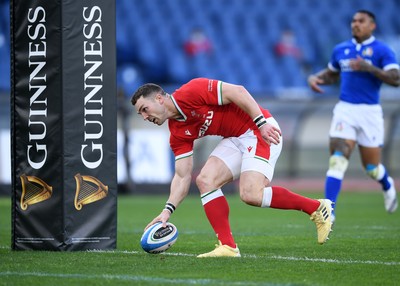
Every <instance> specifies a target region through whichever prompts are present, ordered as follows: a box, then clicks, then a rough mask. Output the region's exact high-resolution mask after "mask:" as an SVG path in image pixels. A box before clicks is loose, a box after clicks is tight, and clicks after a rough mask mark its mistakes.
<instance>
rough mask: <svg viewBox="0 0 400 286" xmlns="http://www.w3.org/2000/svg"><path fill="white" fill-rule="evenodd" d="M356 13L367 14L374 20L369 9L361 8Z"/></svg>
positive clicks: (373, 15)
mask: <svg viewBox="0 0 400 286" xmlns="http://www.w3.org/2000/svg"><path fill="white" fill-rule="evenodd" d="M357 13H362V14H367V15H368V16H369V17H370V18H371V20H372V21H374V22H375V14H374V13H372V12H371V11H368V10H364V9H361V10H358V11H357Z"/></svg>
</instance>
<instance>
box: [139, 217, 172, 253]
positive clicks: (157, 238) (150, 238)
mask: <svg viewBox="0 0 400 286" xmlns="http://www.w3.org/2000/svg"><path fill="white" fill-rule="evenodd" d="M177 239H178V229H177V228H176V226H175V225H173V224H172V223H170V222H167V226H166V227H163V226H162V222H157V223H155V224H153V225H152V226H150V227H149V228H148V229H146V231H145V232H144V233H143V235H142V238H141V239H140V245H141V246H142V248H143V250H144V251H146V252H148V253H153V254H157V253H161V252H164V251H166V250H167V249H169V248H170V247H171V246H172V245H173V244H174V243H175V242H176V240H177Z"/></svg>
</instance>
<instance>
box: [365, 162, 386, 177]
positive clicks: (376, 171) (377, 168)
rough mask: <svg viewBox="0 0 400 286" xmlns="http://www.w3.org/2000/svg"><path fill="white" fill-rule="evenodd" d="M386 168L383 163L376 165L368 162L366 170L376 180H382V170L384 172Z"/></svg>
mask: <svg viewBox="0 0 400 286" xmlns="http://www.w3.org/2000/svg"><path fill="white" fill-rule="evenodd" d="M381 169H384V167H383V165H382V164H379V165H374V164H368V165H367V166H365V171H366V172H367V175H368V176H370V177H371V178H372V179H374V180H380V179H381V177H382V176H381V173H382V171H383V172H384V170H381Z"/></svg>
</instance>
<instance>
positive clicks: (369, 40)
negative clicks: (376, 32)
mask: <svg viewBox="0 0 400 286" xmlns="http://www.w3.org/2000/svg"><path fill="white" fill-rule="evenodd" d="M351 41H352V42H353V44H354V45H356V50H357V51H359V50H360V49H361V47H362V46H365V45H369V44H371V43H372V42H373V41H375V37H374V36H371V37H369V38H368V39H366V40H365V41H363V42H362V43H358V42H357V41H356V39H354V38H353V39H351Z"/></svg>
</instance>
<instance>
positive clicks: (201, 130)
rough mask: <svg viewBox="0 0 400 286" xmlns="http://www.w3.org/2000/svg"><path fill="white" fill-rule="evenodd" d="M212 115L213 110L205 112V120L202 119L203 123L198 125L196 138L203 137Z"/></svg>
mask: <svg viewBox="0 0 400 286" xmlns="http://www.w3.org/2000/svg"><path fill="white" fill-rule="evenodd" d="M213 116H214V111H208V112H207V116H206V120H205V121H204V123H203V125H202V126H201V127H200V130H199V136H198V138H200V137H203V136H204V134H206V132H207V130H208V128H209V127H210V125H211V123H212V119H213Z"/></svg>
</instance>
